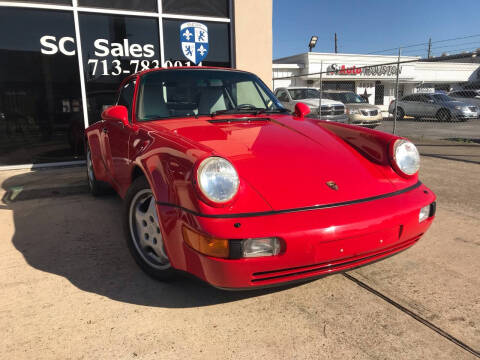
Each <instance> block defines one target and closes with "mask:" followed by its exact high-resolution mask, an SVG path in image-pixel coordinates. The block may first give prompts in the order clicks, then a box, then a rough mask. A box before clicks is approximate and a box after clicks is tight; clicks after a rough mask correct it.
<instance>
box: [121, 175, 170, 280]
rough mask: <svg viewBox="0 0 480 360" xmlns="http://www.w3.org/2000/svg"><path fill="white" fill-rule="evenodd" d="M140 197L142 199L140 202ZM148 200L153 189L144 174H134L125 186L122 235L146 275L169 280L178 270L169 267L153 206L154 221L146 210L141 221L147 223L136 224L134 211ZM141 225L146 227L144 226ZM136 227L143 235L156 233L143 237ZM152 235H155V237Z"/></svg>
mask: <svg viewBox="0 0 480 360" xmlns="http://www.w3.org/2000/svg"><path fill="white" fill-rule="evenodd" d="M149 192H150V193H151V199H150V200H148V199H147V198H148V195H147V198H145V200H142V196H143V195H144V194H149ZM142 201H145V202H144V203H142ZM151 201H155V197H154V195H153V192H152V190H151V189H150V184H149V183H148V181H147V179H146V178H145V177H144V176H140V177H138V178H136V179H135V180H134V181H133V183H132V185H131V186H130V188H129V189H128V191H127V195H126V197H125V202H124V211H123V225H124V226H123V229H124V232H125V238H126V240H127V246H128V249H129V251H130V254H131V255H132V257H133V259H134V260H135V262H136V263H137V264H138V266H140V268H141V269H142V270H143V271H144V272H145V273H146V274H147V275H149V276H151V277H153V278H155V279H157V280H162V281H169V280H172V279H173V278H174V277H175V275H176V274H177V272H176V271H175V269H174V268H172V266H171V264H170V260H169V258H168V255H167V254H166V251H165V249H164V247H163V238H164V236H163V234H162V230H161V226H160V225H159V224H160V221H159V218H158V215H157V213H156V210H155V216H156V219H155V220H156V223H155V222H154V221H153V220H151V219H152V216H151V215H149V214H150V213H149V212H148V210H147V211H146V212H145V221H144V223H146V224H144V225H141V224H138V223H136V220H135V218H136V217H135V214H138V213H137V212H136V211H140V210H141V208H142V207H144V206H145V204H146V203H147V202H148V204H149V205H150V202H151ZM132 202H135V203H132ZM152 206H154V204H152ZM149 219H150V220H149ZM150 221H151V222H150ZM147 222H148V223H147ZM141 226H145V227H144V228H143V227H141ZM139 227H140V230H141V231H142V232H143V231H145V235H147V234H148V233H150V234H151V232H152V231H153V232H154V233H155V235H150V236H149V237H144V234H143V233H141V234H138V233H139V231H138V228H139ZM152 228H153V230H152ZM139 235H140V236H139ZM154 236H156V237H158V240H157V238H156V237H154ZM145 239H147V240H145ZM153 240H155V242H153ZM147 242H148V243H149V244H150V245H151V246H152V247H150V248H149V249H150V250H148V245H146V244H145V243H147ZM142 243H143V245H142ZM160 247H161V249H163V251H162V250H161V255H160V256H159V255H158V253H157V252H156V250H155V249H154V248H157V249H158V248H160ZM162 255H165V257H166V258H165V259H163V258H161V256H162ZM159 260H166V263H162V261H159Z"/></svg>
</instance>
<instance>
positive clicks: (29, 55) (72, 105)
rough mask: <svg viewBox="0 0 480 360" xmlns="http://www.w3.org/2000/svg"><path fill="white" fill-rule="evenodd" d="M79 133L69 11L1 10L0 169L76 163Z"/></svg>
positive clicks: (80, 143) (79, 152) (77, 81)
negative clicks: (31, 164)
mask: <svg viewBox="0 0 480 360" xmlns="http://www.w3.org/2000/svg"><path fill="white" fill-rule="evenodd" d="M26 24H28V26H27V25H26ZM13 34H14V35H13ZM83 129H84V121H83V113H82V107H81V91H80V76H79V70H78V58H77V56H76V46H75V30H74V23H73V13H72V12H69V11H53V10H36V9H19V8H10V7H4V8H0V165H17V164H29V163H51V162H57V161H71V160H75V159H79V158H81V156H82V153H83Z"/></svg>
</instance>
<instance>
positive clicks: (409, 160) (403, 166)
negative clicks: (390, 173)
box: [393, 140, 420, 175]
mask: <svg viewBox="0 0 480 360" xmlns="http://www.w3.org/2000/svg"><path fill="white" fill-rule="evenodd" d="M393 160H394V161H395V164H396V165H397V167H398V169H399V170H400V171H401V172H403V173H404V174H406V175H413V174H415V173H416V172H417V171H418V169H419V168H420V155H419V153H418V150H417V147H416V146H415V145H413V144H412V143H411V142H410V141H407V140H397V141H395V144H394V145H393Z"/></svg>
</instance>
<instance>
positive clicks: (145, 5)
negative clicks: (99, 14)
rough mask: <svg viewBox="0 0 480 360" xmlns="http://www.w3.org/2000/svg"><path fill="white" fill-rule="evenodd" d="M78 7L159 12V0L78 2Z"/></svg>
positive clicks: (96, 0)
mask: <svg viewBox="0 0 480 360" xmlns="http://www.w3.org/2000/svg"><path fill="white" fill-rule="evenodd" d="M78 6H85V7H99V8H106V9H122V10H136V11H157V0H78Z"/></svg>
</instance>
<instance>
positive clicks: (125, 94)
mask: <svg viewBox="0 0 480 360" xmlns="http://www.w3.org/2000/svg"><path fill="white" fill-rule="evenodd" d="M134 93H135V80H132V81H129V82H128V83H126V84H125V85H124V86H123V88H122V89H121V90H120V94H119V95H118V101H117V105H123V106H125V107H126V108H127V110H128V121H129V122H130V123H131V122H132V104H133V95H134Z"/></svg>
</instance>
